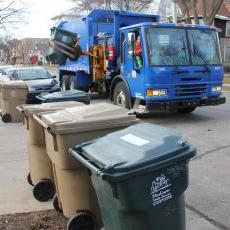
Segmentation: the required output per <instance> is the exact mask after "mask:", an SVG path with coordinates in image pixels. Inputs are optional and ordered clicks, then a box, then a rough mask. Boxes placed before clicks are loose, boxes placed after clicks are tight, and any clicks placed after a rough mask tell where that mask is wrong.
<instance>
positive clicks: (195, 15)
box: [191, 0, 200, 24]
mask: <svg viewBox="0 0 230 230" xmlns="http://www.w3.org/2000/svg"><path fill="white" fill-rule="evenodd" d="M191 1H192V10H193V16H194V20H195V23H196V24H199V23H200V21H199V15H198V13H197V0H191Z"/></svg>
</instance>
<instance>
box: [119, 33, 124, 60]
mask: <svg viewBox="0 0 230 230" xmlns="http://www.w3.org/2000/svg"><path fill="white" fill-rule="evenodd" d="M120 61H121V64H123V63H124V62H125V34H124V32H122V33H121V54H120Z"/></svg>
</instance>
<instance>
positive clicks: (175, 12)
mask: <svg viewBox="0 0 230 230" xmlns="http://www.w3.org/2000/svg"><path fill="white" fill-rule="evenodd" d="M172 4H173V23H175V24H176V23H177V7H176V3H175V2H174V1H173V3H172Z"/></svg>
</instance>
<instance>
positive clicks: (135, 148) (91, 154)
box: [70, 123, 196, 182]
mask: <svg viewBox="0 0 230 230" xmlns="http://www.w3.org/2000/svg"><path fill="white" fill-rule="evenodd" d="M70 152H71V154H72V155H73V156H74V157H75V158H77V159H78V160H80V161H81V162H82V163H83V164H85V166H87V167H89V169H92V172H93V173H95V174H96V175H100V176H101V177H102V178H103V179H105V180H108V181H110V182H114V181H119V180H122V179H123V178H125V177H127V176H133V175H134V174H136V173H137V172H138V173H140V172H143V171H146V170H149V168H151V170H156V169H157V168H162V167H164V166H165V165H167V164H172V162H175V161H179V160H182V159H188V158H191V157H193V156H194V155H195V154H196V148H195V147H194V146H193V145H191V144H189V143H188V141H187V138H185V137H184V136H182V135H181V134H180V133H178V132H175V131H174V130H169V129H166V128H163V127H161V126H157V125H153V124H149V123H142V124H137V125H133V126H130V127H129V128H126V129H124V130H121V131H118V132H115V133H112V134H108V135H106V136H104V137H102V138H99V139H96V140H94V141H93V142H89V143H86V144H82V145H81V146H77V147H75V148H72V149H70Z"/></svg>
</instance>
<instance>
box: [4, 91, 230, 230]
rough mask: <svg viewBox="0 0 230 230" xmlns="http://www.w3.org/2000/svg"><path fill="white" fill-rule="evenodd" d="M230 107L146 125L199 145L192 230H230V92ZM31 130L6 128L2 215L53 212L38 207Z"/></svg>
mask: <svg viewBox="0 0 230 230" xmlns="http://www.w3.org/2000/svg"><path fill="white" fill-rule="evenodd" d="M225 95H226V97H227V99H228V100H227V104H225V105H221V106H216V107H204V108H199V109H197V110H196V111H195V112H194V113H193V114H190V115H180V116H179V115H177V114H173V113H168V112H164V113H155V114H153V115H151V116H149V117H147V118H144V119H143V120H144V121H146V122H150V123H154V124H159V125H162V126H165V127H168V128H172V129H175V130H178V131H181V132H183V133H184V134H185V135H187V137H188V138H189V140H190V142H192V143H193V144H195V145H197V148H198V155H197V157H196V158H194V159H193V160H192V161H191V162H190V173H189V174H190V178H189V188H188V190H187V192H186V206H187V217H186V218H187V230H217V229H219V230H220V229H221V230H226V229H230V218H229V217H230V179H229V177H230V176H229V175H230V92H226V93H225ZM24 129H25V127H23V126H22V124H3V123H1V122H0V138H1V139H0V140H1V141H0V188H1V189H0V201H1V202H0V214H6V213H15V212H30V211H35V210H44V209H49V208H51V204H50V203H46V204H44V203H39V202H36V201H35V200H34V199H33V197H32V193H31V190H32V189H31V187H30V186H29V185H28V184H27V182H26V180H25V177H26V174H27V172H28V163H27V155H26V141H25V131H24Z"/></svg>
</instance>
